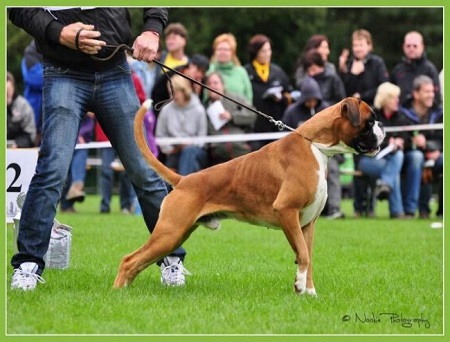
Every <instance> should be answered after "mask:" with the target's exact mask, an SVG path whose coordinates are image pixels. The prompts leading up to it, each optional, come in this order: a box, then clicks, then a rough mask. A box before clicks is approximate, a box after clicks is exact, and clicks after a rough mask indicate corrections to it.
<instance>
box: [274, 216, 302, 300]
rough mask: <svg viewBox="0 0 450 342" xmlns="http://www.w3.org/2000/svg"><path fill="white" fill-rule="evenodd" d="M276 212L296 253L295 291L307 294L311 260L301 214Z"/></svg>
mask: <svg viewBox="0 0 450 342" xmlns="http://www.w3.org/2000/svg"><path fill="white" fill-rule="evenodd" d="M276 211H277V213H278V216H279V220H280V223H281V225H282V227H283V231H284V234H285V235H286V238H287V240H288V241H289V244H290V245H291V247H292V250H293V251H294V253H295V260H296V262H297V267H298V268H297V274H296V276H295V282H294V290H295V292H296V293H298V294H305V293H306V283H307V281H306V280H307V274H308V269H309V265H310V258H309V252H308V247H307V244H306V241H305V238H304V236H303V233H302V229H301V227H300V222H299V212H298V210H296V209H278V210H276Z"/></svg>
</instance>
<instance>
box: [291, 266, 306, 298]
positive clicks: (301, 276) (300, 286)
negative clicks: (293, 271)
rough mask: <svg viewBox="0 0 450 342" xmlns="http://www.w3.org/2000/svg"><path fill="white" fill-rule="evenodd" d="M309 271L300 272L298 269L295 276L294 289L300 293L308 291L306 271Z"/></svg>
mask: <svg viewBox="0 0 450 342" xmlns="http://www.w3.org/2000/svg"><path fill="white" fill-rule="evenodd" d="M307 272H308V271H304V272H300V271H297V275H296V277H295V283H294V289H295V292H297V293H298V294H300V295H303V294H305V293H306V273H307Z"/></svg>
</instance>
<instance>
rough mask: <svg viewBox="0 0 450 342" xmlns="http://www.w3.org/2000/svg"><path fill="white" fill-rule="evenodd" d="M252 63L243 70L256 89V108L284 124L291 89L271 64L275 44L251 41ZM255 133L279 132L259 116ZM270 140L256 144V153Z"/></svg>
mask: <svg viewBox="0 0 450 342" xmlns="http://www.w3.org/2000/svg"><path fill="white" fill-rule="evenodd" d="M248 52H249V57H250V58H249V59H250V62H249V63H247V64H246V65H245V66H244V67H245V69H246V70H247V73H248V75H249V76H250V81H251V84H252V89H253V105H254V106H255V108H256V109H257V110H259V111H261V112H263V113H266V114H268V115H270V116H272V117H273V118H274V119H275V120H281V118H282V117H283V114H284V111H285V110H286V108H287V107H288V106H289V105H290V104H291V103H292V97H291V91H292V90H293V88H292V85H291V84H290V82H289V78H288V76H287V74H286V73H285V72H284V70H283V69H281V67H280V66H278V65H276V64H274V63H272V61H271V59H272V41H271V39H270V38H269V37H267V36H265V35H263V34H257V35H255V36H253V37H252V38H251V39H250V42H249V46H248ZM254 131H255V132H257V133H263V132H277V131H278V128H277V127H276V126H275V125H274V124H273V123H272V122H269V121H268V120H267V119H266V118H265V117H262V116H258V117H257V118H256V122H255V128H254ZM269 142H270V140H261V141H255V142H254V146H253V149H255V150H256V149H259V148H261V147H262V146H264V145H266V144H267V143H269Z"/></svg>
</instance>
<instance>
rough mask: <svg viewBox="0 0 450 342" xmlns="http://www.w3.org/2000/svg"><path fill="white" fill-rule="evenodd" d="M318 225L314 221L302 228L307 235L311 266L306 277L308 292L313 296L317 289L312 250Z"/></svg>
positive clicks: (305, 235)
mask: <svg viewBox="0 0 450 342" xmlns="http://www.w3.org/2000/svg"><path fill="white" fill-rule="evenodd" d="M315 226H316V221H315V220H314V221H312V222H311V223H309V224H308V225H306V226H305V227H303V228H302V230H303V235H304V237H305V241H306V245H307V246H308V252H309V260H310V262H309V268H308V274H307V277H306V294H308V295H311V296H316V295H317V293H316V289H315V288H314V282H313V263H312V251H313V243H314V228H315Z"/></svg>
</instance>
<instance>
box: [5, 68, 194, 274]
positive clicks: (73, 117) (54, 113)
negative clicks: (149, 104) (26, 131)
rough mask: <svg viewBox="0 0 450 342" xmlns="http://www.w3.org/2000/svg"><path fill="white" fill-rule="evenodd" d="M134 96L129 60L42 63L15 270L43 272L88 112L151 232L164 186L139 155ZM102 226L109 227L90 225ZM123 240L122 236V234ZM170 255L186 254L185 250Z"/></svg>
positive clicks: (14, 264)
mask: <svg viewBox="0 0 450 342" xmlns="http://www.w3.org/2000/svg"><path fill="white" fill-rule="evenodd" d="M138 108H139V100H138V98H137V95H136V92H135V88H134V85H133V81H132V78H131V72H130V69H129V66H128V63H127V62H126V61H125V60H124V61H123V62H121V63H119V64H117V65H115V66H114V67H112V68H109V69H106V70H101V71H97V72H81V71H74V70H71V69H67V68H60V67H55V66H53V65H50V64H46V65H45V66H44V87H43V111H42V114H43V129H42V131H43V135H42V143H41V147H40V151H39V157H38V162H37V166H36V173H35V175H34V176H33V178H32V180H31V183H30V186H29V190H28V192H27V196H26V200H25V203H24V206H23V210H22V214H21V220H20V229H19V234H18V253H17V254H15V255H14V256H13V257H12V259H11V265H12V266H13V267H14V268H17V267H19V265H20V264H21V263H22V262H26V261H31V262H35V263H37V264H38V265H39V270H38V273H42V271H43V270H44V267H45V265H44V260H43V256H44V255H45V253H46V252H47V249H48V245H49V241H50V233H51V227H52V224H53V219H54V217H55V214H56V209H57V204H58V202H59V199H60V197H61V192H62V188H63V185H64V182H65V179H66V177H67V172H68V170H69V166H70V163H71V160H72V155H73V152H74V147H75V144H76V141H77V137H78V130H79V128H80V123H81V121H82V119H83V117H84V115H86V112H87V111H92V112H94V113H95V115H96V116H97V119H98V121H99V123H100V125H101V126H102V129H103V131H104V132H105V134H106V135H107V137H108V139H109V140H110V142H111V144H112V146H113V147H114V149H115V150H116V152H117V155H118V156H119V158H120V160H121V161H122V163H123V165H124V167H125V169H126V171H127V174H128V176H129V177H130V180H131V182H132V183H133V186H134V188H135V191H136V195H137V197H138V199H139V203H140V206H141V208H142V212H143V216H144V220H145V223H146V225H147V228H148V229H149V231H150V232H151V231H153V228H154V226H155V224H156V221H157V219H158V215H159V209H160V205H161V202H162V200H163V198H164V197H165V196H166V194H167V187H166V185H165V183H164V182H163V180H162V179H161V178H160V177H159V176H158V175H157V174H156V173H155V172H154V171H153V170H152V169H151V168H150V167H149V166H148V164H147V163H146V162H145V160H144V158H143V157H142V155H141V153H140V151H139V149H138V147H137V145H136V142H135V139H134V133H133V120H134V117H135V114H136V111H137V109H138ZM92 229H104V230H105V233H106V234H107V230H108V227H107V225H105V226H104V227H93V228H92ZM125 238H126V237H125ZM173 255H177V256H179V257H180V258H181V259H183V258H184V255H185V251H184V249H182V248H179V249H177V250H176V251H175V252H174V254H173Z"/></svg>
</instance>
